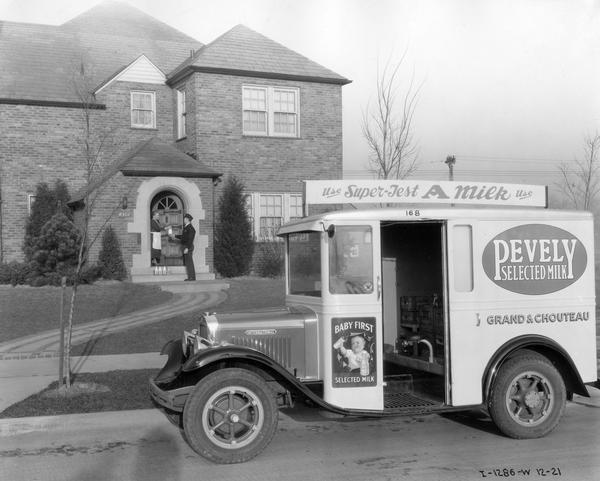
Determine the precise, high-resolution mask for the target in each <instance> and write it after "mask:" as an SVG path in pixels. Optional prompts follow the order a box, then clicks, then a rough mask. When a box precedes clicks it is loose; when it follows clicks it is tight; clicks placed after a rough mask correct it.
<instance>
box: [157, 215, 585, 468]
mask: <svg viewBox="0 0 600 481" xmlns="http://www.w3.org/2000/svg"><path fill="white" fill-rule="evenodd" d="M279 236H280V237H281V239H282V241H283V242H284V244H285V249H284V250H285V282H286V305H285V306H283V307H279V308H273V309H266V310H258V311H253V312H248V313H235V314H221V313H219V314H214V313H205V314H203V315H202V316H201V319H200V320H199V323H198V326H196V328H195V329H194V330H192V331H190V332H186V333H184V335H183V338H182V339H177V340H173V341H171V342H170V343H168V344H167V345H166V346H165V347H164V348H163V353H164V354H168V356H169V359H168V361H167V363H166V365H165V367H164V368H163V370H162V371H161V372H160V373H159V374H158V375H157V376H156V377H155V378H154V379H152V380H151V381H150V389H151V393H152V397H153V399H154V400H155V401H156V402H157V403H158V404H159V405H161V406H162V407H163V408H165V409H166V410H167V412H168V413H170V415H171V417H172V418H173V419H175V420H176V422H177V423H178V424H179V425H180V427H182V428H183V429H184V430H185V432H186V439H187V440H188V442H189V443H190V445H191V446H192V448H193V449H195V450H196V451H197V452H198V453H200V454H201V455H203V456H205V457H207V458H208V459H211V460H213V461H216V462H220V463H232V462H242V461H245V460H247V459H250V458H252V457H253V456H256V455H257V454H258V453H259V452H260V451H261V450H262V449H264V448H265V447H266V445H268V443H269V442H270V440H271V438H272V437H273V435H274V433H275V430H276V425H277V412H276V411H277V409H278V408H279V407H285V406H291V405H292V404H293V403H294V402H295V401H298V400H307V401H310V403H311V404H312V405H315V406H318V407H319V408H321V409H325V410H329V411H332V412H335V413H338V414H342V415H347V416H374V417H381V416H390V415H403V414H421V413H431V412H447V411H456V410H468V409H473V408H482V409H486V410H487V411H488V412H489V413H490V416H491V418H492V420H493V421H494V423H495V424H496V425H497V427H498V429H499V431H500V432H501V433H503V434H505V435H507V436H510V437H513V438H535V437H540V436H544V435H545V434H547V433H548V432H550V431H551V430H552V429H554V428H555V427H556V425H557V424H558V421H559V419H560V417H561V415H562V412H563V410H564V407H565V403H566V401H567V400H568V399H570V398H571V396H572V395H573V393H578V394H581V395H583V396H587V395H588V393H587V390H586V387H585V384H586V383H591V382H594V381H596V379H597V373H596V321H595V287H594V243H593V221H592V216H591V214H589V213H583V212H571V211H553V210H547V209H544V210H540V209H510V208H505V209H498V208H494V209H490V208H432V209H430V208H425V209H413V208H411V209H404V208H377V209H360V210H342V211H336V212H329V213H324V214H319V215H314V216H310V217H305V218H302V219H298V220H296V221H294V222H292V223H290V224H287V225H285V226H283V227H282V228H281V229H280V231H279Z"/></svg>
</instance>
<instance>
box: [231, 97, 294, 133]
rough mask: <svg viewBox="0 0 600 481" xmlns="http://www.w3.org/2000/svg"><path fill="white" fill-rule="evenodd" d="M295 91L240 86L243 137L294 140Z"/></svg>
mask: <svg viewBox="0 0 600 481" xmlns="http://www.w3.org/2000/svg"><path fill="white" fill-rule="evenodd" d="M298 97H299V93H298V89H295V88H283V87H261V86H244V87H243V89H242V108H243V129H244V135H265V136H273V137H298V130H299V129H298Z"/></svg>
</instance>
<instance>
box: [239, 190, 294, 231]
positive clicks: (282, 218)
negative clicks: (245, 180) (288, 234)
mask: <svg viewBox="0 0 600 481" xmlns="http://www.w3.org/2000/svg"><path fill="white" fill-rule="evenodd" d="M245 200H246V212H248V217H249V218H250V223H251V224H252V232H253V235H254V238H255V239H256V240H258V241H274V240H277V231H278V230H279V227H281V225H282V224H285V223H286V222H289V221H291V220H294V219H298V218H301V217H302V194H297V193H281V194H279V193H261V192H253V193H249V194H247V195H246V197H245Z"/></svg>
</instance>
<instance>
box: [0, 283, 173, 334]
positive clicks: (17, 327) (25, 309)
mask: <svg viewBox="0 0 600 481" xmlns="http://www.w3.org/2000/svg"><path fill="white" fill-rule="evenodd" d="M71 293H72V290H71V288H66V289H65V302H64V319H65V321H66V320H67V318H68V309H69V305H70V301H71ZM61 296H62V290H61V288H60V287H24V286H18V287H9V286H1V287H0V306H1V309H0V310H1V312H2V316H1V318H2V322H1V323H0V342H5V341H10V340H12V339H17V338H19V337H23V336H28V335H31V334H36V333H39V332H43V331H48V330H51V329H59V328H60V301H61ZM172 297H173V294H172V293H171V292H166V291H161V290H160V289H159V288H158V287H156V286H147V285H140V284H132V283H130V282H115V283H110V284H95V285H82V286H79V288H78V289H77V296H76V300H75V312H74V315H73V323H74V324H83V323H86V322H91V321H95V320H98V319H104V318H107V317H114V316H118V315H122V314H128V313H130V312H134V311H137V310H140V309H145V308H147V307H151V306H155V305H159V304H163V303H165V302H167V301H169V300H170V299H171V298H172Z"/></svg>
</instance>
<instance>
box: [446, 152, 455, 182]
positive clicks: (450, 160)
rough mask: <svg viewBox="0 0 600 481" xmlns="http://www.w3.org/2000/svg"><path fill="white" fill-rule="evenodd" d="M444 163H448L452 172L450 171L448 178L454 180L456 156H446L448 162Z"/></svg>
mask: <svg viewBox="0 0 600 481" xmlns="http://www.w3.org/2000/svg"><path fill="white" fill-rule="evenodd" d="M444 163H445V164H447V165H448V169H449V170H450V172H448V180H454V164H456V157H454V155H448V156H447V157H446V162H444Z"/></svg>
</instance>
